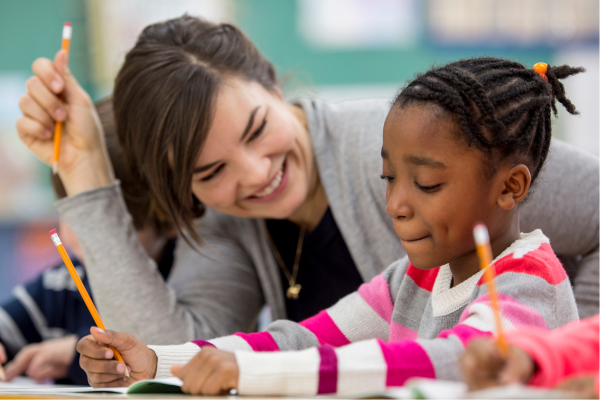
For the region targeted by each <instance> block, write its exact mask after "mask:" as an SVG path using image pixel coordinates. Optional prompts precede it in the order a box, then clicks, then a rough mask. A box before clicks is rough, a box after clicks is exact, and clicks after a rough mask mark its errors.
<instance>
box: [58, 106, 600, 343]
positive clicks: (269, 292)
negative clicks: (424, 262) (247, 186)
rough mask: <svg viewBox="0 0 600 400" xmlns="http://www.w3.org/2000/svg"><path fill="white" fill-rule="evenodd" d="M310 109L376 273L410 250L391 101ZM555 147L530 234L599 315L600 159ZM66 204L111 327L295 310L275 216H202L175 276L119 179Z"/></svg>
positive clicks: (346, 232)
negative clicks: (543, 240) (396, 211)
mask: <svg viewBox="0 0 600 400" xmlns="http://www.w3.org/2000/svg"><path fill="white" fill-rule="evenodd" d="M300 105H301V106H302V107H303V109H304V111H305V113H306V116H307V120H308V127H309V131H310V135H311V139H312V145H313V149H314V154H315V159H316V162H317V167H318V170H319V174H320V178H321V182H322V183H323V186H324V188H325V192H326V194H327V198H328V200H329V206H330V208H331V211H332V213H333V216H334V218H335V221H336V223H337V225H338V227H339V229H340V231H341V233H342V236H343V237H344V240H345V241H346V244H347V246H348V249H349V250H350V254H351V255H352V258H353V260H354V262H355V264H356V266H357V268H358V270H359V272H360V274H361V276H362V277H363V279H364V280H365V281H367V280H370V279H371V278H373V277H374V276H375V275H377V274H378V273H380V272H382V271H383V270H384V269H385V268H386V267H387V266H388V265H389V264H391V263H392V262H393V261H395V260H397V259H399V258H401V257H404V256H405V252H404V250H403V249H402V246H401V244H400V241H399V239H398V237H397V236H396V234H395V233H394V230H393V227H392V221H391V219H390V217H389V216H388V215H387V213H386V212H385V182H384V181H382V180H381V179H380V178H379V174H381V157H380V155H379V153H380V150H381V145H382V131H383V123H384V120H385V118H386V116H387V112H388V110H389V102H387V101H383V100H367V101H356V102H346V103H340V104H328V103H324V102H321V101H312V100H305V101H301V102H300ZM551 151H552V153H551V156H550V158H549V160H548V161H547V166H546V170H545V171H544V173H543V175H542V176H541V182H540V185H539V187H538V188H537V191H536V192H535V193H534V194H533V196H532V198H531V199H530V201H529V202H528V203H527V204H526V205H524V206H523V207H522V210H521V230H522V231H523V232H531V231H533V230H534V229H535V228H541V229H542V230H543V232H544V234H545V235H546V236H548V237H549V238H550V240H551V243H552V246H553V248H554V249H555V251H556V252H557V253H559V254H562V255H563V256H565V257H566V258H568V259H570V260H573V264H574V265H577V268H578V270H579V271H578V275H577V278H576V280H575V282H576V283H577V284H578V285H581V290H578V291H576V295H579V296H578V301H579V307H580V312H582V310H583V309H587V308H589V309H590V310H591V311H589V313H598V171H599V165H598V158H596V157H594V156H591V155H588V154H587V153H585V152H583V151H580V150H577V149H575V148H574V147H572V146H569V145H567V144H565V143H562V142H560V141H557V140H556V141H554V144H553V147H552V149H551ZM56 208H57V210H58V212H59V213H60V215H61V217H62V218H63V219H64V220H65V221H66V222H67V224H68V225H69V226H70V227H71V228H72V229H73V231H74V232H75V233H76V234H77V237H78V239H79V241H80V245H81V248H82V250H83V253H84V260H85V266H86V270H87V273H88V277H89V280H90V284H91V288H92V291H93V293H94V298H95V301H96V305H97V307H98V309H99V311H100V313H101V314H102V318H103V319H104V322H105V323H106V325H107V326H108V327H109V328H110V329H115V330H119V331H125V332H130V333H132V334H134V335H135V336H137V337H138V338H139V339H141V340H142V341H143V342H145V343H153V344H174V343H183V342H185V341H189V340H193V339H210V338H213V337H217V336H223V335H227V334H231V333H233V332H237V331H249V330H252V329H253V327H254V326H255V323H256V318H257V316H258V314H259V312H260V310H261V309H262V307H263V305H265V304H267V305H268V306H269V307H270V308H271V312H272V316H273V319H282V318H285V317H286V312H285V306H284V298H283V289H282V287H281V281H280V278H279V271H278V266H277V264H276V263H275V259H274V258H273V255H272V253H271V251H270V249H269V246H268V243H267V241H266V236H265V223H264V220H258V219H246V218H238V217H232V216H229V215H224V214H221V213H218V212H216V211H214V210H208V212H207V214H206V215H205V216H204V217H203V218H201V219H200V220H198V221H197V229H198V231H199V232H200V235H201V237H202V240H203V244H202V246H200V254H199V253H198V252H196V251H194V250H193V249H191V248H190V247H189V246H188V245H187V244H186V243H185V242H184V241H183V240H179V241H178V248H177V250H176V258H175V264H174V267H173V270H172V272H171V275H170V277H169V280H168V282H167V284H165V283H164V282H163V280H162V278H161V276H160V274H159V272H158V271H157V267H156V264H155V263H154V261H153V260H152V259H151V258H149V257H148V255H147V254H146V253H145V252H144V250H143V248H142V246H141V245H140V243H139V241H138V240H137V237H136V235H135V231H134V227H133V225H132V223H131V217H130V216H129V214H128V212H127V210H126V208H125V204H124V201H123V198H122V194H121V191H120V187H119V184H118V182H115V183H114V184H112V185H109V186H106V187H102V188H98V189H95V190H91V191H88V192H84V193H80V194H77V195H75V196H70V197H67V198H65V199H62V200H60V201H58V202H57V203H56ZM578 257H579V258H578ZM581 257H583V258H581ZM332 284H334V282H332ZM586 313H588V312H587V311H586ZM582 314H583V312H582Z"/></svg>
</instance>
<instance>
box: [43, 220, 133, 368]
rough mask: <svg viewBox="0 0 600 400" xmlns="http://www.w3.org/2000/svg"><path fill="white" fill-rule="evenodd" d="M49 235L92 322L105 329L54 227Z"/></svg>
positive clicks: (114, 350)
mask: <svg viewBox="0 0 600 400" xmlns="http://www.w3.org/2000/svg"><path fill="white" fill-rule="evenodd" d="M50 237H51V238H52V241H53V242H54V245H55V246H56V249H57V250H58V252H59V254H60V256H61V257H62V259H63V262H64V263H65V265H66V267H67V269H68V270H69V274H71V278H73V281H75V286H77V290H79V293H80V294H81V297H83V301H84V302H85V305H86V306H87V308H88V309H89V310H90V313H91V314H92V318H94V322H96V325H97V326H98V327H99V328H100V329H103V330H104V329H106V326H104V322H102V319H101V318H100V314H98V310H96V306H95V305H94V302H93V301H92V299H91V297H90V295H89V294H88V292H87V290H86V288H85V286H84V285H83V282H81V278H79V275H78V274H77V271H76V270H75V266H73V263H72V262H71V258H70V257H69V255H68V254H67V251H66V250H65V247H64V246H63V244H62V242H61V241H60V238H59V237H58V234H57V233H56V230H55V229H53V230H51V231H50ZM108 347H109V348H110V349H111V350H112V352H113V355H114V357H115V359H116V360H118V361H120V362H122V363H125V362H124V361H123V357H121V354H120V353H119V352H118V351H117V350H116V349H114V348H113V347H111V346H108ZM123 372H124V374H125V375H126V376H127V377H129V372H128V371H127V368H125V370H124V371H123Z"/></svg>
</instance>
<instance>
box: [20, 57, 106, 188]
mask: <svg viewBox="0 0 600 400" xmlns="http://www.w3.org/2000/svg"><path fill="white" fill-rule="evenodd" d="M67 59H68V55H67V52H66V51H65V50H62V49H61V50H59V51H58V52H57V53H56V56H55V58H54V61H51V60H49V59H47V58H38V59H36V60H35V61H34V62H33V65H32V70H33V73H34V75H33V76H32V77H31V78H29V79H28V81H27V85H26V88H27V93H25V94H24V95H23V96H22V97H21V99H20V101H19V108H20V109H21V112H22V113H23V115H22V116H21V117H20V118H19V119H18V120H17V131H18V133H19V137H20V139H21V140H22V141H23V142H24V143H25V145H26V146H27V147H28V148H29V149H30V150H31V151H32V152H33V153H34V154H35V155H36V156H37V157H38V158H39V159H40V160H41V161H42V162H44V163H45V164H47V165H52V164H53V161H54V160H53V158H54V149H55V143H54V130H55V123H56V122H57V121H60V122H61V133H60V146H59V150H60V151H59V157H58V171H59V174H60V178H61V180H62V182H63V184H64V186H65V189H66V190H67V194H69V195H73V194H76V193H79V192H82V191H85V190H91V189H94V188H97V187H100V186H105V185H108V184H110V183H111V182H112V181H114V174H113V172H112V166H111V164H110V161H109V158H108V155H107V153H106V149H105V146H104V135H103V134H102V127H101V125H100V121H99V119H98V115H97V113H96V110H95V108H94V104H93V102H92V100H91V98H90V96H89V95H88V94H87V93H86V92H85V90H83V88H82V87H81V86H80V85H79V83H78V82H77V80H76V79H75V77H74V76H73V75H72V74H71V72H70V70H69V68H68V62H67ZM60 96H62V98H63V99H64V102H63V101H61V100H60Z"/></svg>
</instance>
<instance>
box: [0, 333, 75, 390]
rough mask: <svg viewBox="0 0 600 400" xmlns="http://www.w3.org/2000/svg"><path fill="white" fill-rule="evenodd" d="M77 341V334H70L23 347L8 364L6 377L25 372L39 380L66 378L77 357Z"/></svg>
mask: <svg viewBox="0 0 600 400" xmlns="http://www.w3.org/2000/svg"><path fill="white" fill-rule="evenodd" d="M76 343H77V335H69V336H65V337H61V338H57V339H50V340H45V341H43V342H40V343H32V344H29V345H27V346H25V347H23V348H22V349H21V350H19V352H18V353H17V355H16V356H15V358H14V359H13V360H12V361H11V362H9V363H8V364H6V367H5V369H4V371H5V372H6V379H7V380H9V381H10V380H11V379H13V378H15V377H17V376H20V375H23V374H25V375H27V376H28V377H30V378H33V379H35V380H38V381H43V380H45V379H62V378H66V377H67V375H68V373H69V368H70V367H71V363H72V362H73V360H74V359H75V344H76Z"/></svg>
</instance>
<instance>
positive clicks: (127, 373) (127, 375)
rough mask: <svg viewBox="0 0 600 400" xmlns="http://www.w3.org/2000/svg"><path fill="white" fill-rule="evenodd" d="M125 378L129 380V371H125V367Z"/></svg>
mask: <svg viewBox="0 0 600 400" xmlns="http://www.w3.org/2000/svg"><path fill="white" fill-rule="evenodd" d="M125 376H126V377H127V379H131V377H130V376H129V370H128V369H127V366H126V367H125Z"/></svg>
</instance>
